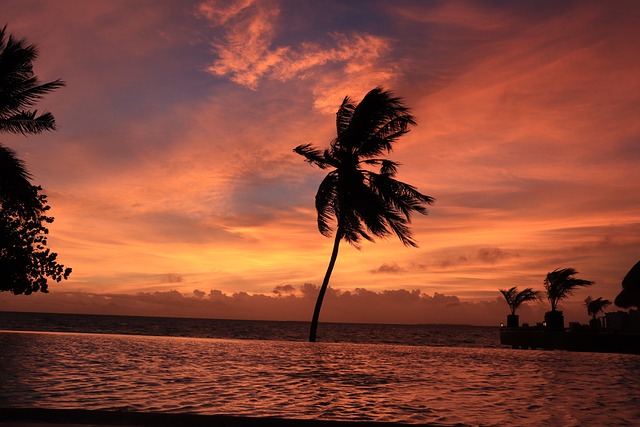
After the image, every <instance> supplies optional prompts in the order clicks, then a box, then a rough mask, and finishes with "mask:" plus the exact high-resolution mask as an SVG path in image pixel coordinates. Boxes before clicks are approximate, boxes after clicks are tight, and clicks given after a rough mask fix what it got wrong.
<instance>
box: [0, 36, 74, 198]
mask: <svg viewBox="0 0 640 427" xmlns="http://www.w3.org/2000/svg"><path fill="white" fill-rule="evenodd" d="M6 33H7V26H6V25H5V26H4V27H3V28H2V29H1V30H0V133H16V134H22V135H29V134H37V133H41V132H44V131H52V130H55V129H56V123H55V119H54V117H53V115H52V114H51V113H48V112H44V113H42V114H38V110H35V109H32V108H33V107H34V106H35V105H36V103H37V102H38V101H39V100H40V99H42V97H43V96H44V95H46V94H48V93H50V92H52V91H54V90H56V89H58V88H60V87H62V86H64V82H63V81H62V80H54V81H52V82H49V83H40V81H39V80H38V78H37V77H36V76H35V74H34V72H33V62H34V61H35V60H36V58H37V57H38V50H37V48H36V46H35V45H33V44H27V42H26V40H24V39H21V40H16V39H15V38H14V37H13V36H11V35H9V36H8V37H7V34H6ZM29 178H30V176H29V173H28V172H27V170H26V169H25V167H24V164H23V163H22V162H21V161H20V159H18V157H17V156H16V155H15V152H14V151H13V150H11V149H9V148H7V147H5V146H4V145H2V144H0V191H1V192H2V196H3V197H4V198H6V200H5V203H7V200H14V201H20V202H21V203H23V204H24V205H25V206H27V207H28V206H30V207H32V208H34V209H35V208H37V207H39V206H40V204H39V203H37V202H36V200H35V199H34V198H33V194H34V192H33V191H32V189H31V183H30V182H29Z"/></svg>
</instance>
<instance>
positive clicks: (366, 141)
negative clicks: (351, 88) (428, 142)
mask: <svg viewBox="0 0 640 427" xmlns="http://www.w3.org/2000/svg"><path fill="white" fill-rule="evenodd" d="M403 118H404V119H403ZM402 122H404V126H405V127H407V126H408V125H409V124H412V123H415V122H414V121H413V117H412V116H411V115H410V114H409V109H408V108H407V107H406V106H404V104H403V103H402V100H401V99H400V98H395V97H393V95H392V94H391V92H389V91H384V90H383V89H382V88H379V87H378V88H375V89H373V90H371V91H370V92H369V93H367V94H366V95H365V97H364V98H363V99H362V101H360V103H359V104H358V105H357V106H356V107H355V109H354V111H353V115H352V118H351V122H350V123H349V127H348V129H347V130H346V131H345V134H344V138H343V139H344V141H343V143H344V144H345V145H347V146H349V147H350V148H351V149H352V150H353V151H354V152H357V153H358V155H359V156H362V157H364V158H366V157H370V156H374V155H379V154H381V153H383V152H385V151H386V152H388V151H390V150H391V143H392V142H393V141H394V139H393V138H391V139H389V138H387V137H388V136H389V135H391V133H392V132H390V131H389V130H388V129H391V128H395V127H398V126H400V127H402V125H401V124H400V123H402ZM381 129H387V130H386V131H382V132H380V131H381ZM379 132H380V133H379ZM398 136H399V135H398Z"/></svg>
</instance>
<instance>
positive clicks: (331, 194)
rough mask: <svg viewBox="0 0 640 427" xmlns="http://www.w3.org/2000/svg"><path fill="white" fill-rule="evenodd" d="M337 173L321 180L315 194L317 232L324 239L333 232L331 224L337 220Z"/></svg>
mask: <svg viewBox="0 0 640 427" xmlns="http://www.w3.org/2000/svg"><path fill="white" fill-rule="evenodd" d="M337 180H338V174H337V172H335V171H334V172H330V173H329V174H327V176H326V177H325V178H324V179H323V180H322V182H321V183H320V186H319V187H318V192H317V193H316V201H315V202H316V211H317V212H318V231H320V234H322V235H323V236H325V237H330V236H331V234H332V232H333V227H332V226H331V223H332V222H334V221H335V220H336V218H337V212H336V207H337V192H336V189H337Z"/></svg>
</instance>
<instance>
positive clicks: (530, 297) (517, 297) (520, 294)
mask: <svg viewBox="0 0 640 427" xmlns="http://www.w3.org/2000/svg"><path fill="white" fill-rule="evenodd" d="M500 293H501V294H502V296H503V297H504V299H505V301H507V304H508V305H509V308H510V309H511V314H513V315H515V314H516V310H517V309H518V307H520V306H521V305H522V304H523V303H525V302H527V301H535V300H538V299H540V297H541V294H540V291H534V290H533V289H531V288H526V289H523V290H522V291H518V288H517V287H515V286H514V287H513V288H510V289H508V290H505V289H500Z"/></svg>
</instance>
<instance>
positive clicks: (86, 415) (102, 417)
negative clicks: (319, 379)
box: [0, 408, 465, 427]
mask: <svg viewBox="0 0 640 427" xmlns="http://www.w3.org/2000/svg"><path fill="white" fill-rule="evenodd" d="M1 422H14V423H15V422H21V423H51V424H77V425H79V427H80V426H81V425H82V424H92V425H103V426H132V427H156V426H158V427H257V426H259V427H272V426H273V427H292V426H302V427H331V426H337V427H339V426H344V427H346V426H351V427H354V426H357V427H391V426H395V427H397V426H403V425H405V426H411V427H415V426H423V427H444V425H443V424H401V423H390V422H378V421H329V420H296V419H288V418H270V417H239V416H231V415H197V414H168V413H157V412H124V411H121V412H116V411H87V410H82V409H39V408H0V423H1ZM0 427H1V424H0ZM447 427H465V425H464V424H454V425H451V424H449V425H447Z"/></svg>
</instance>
